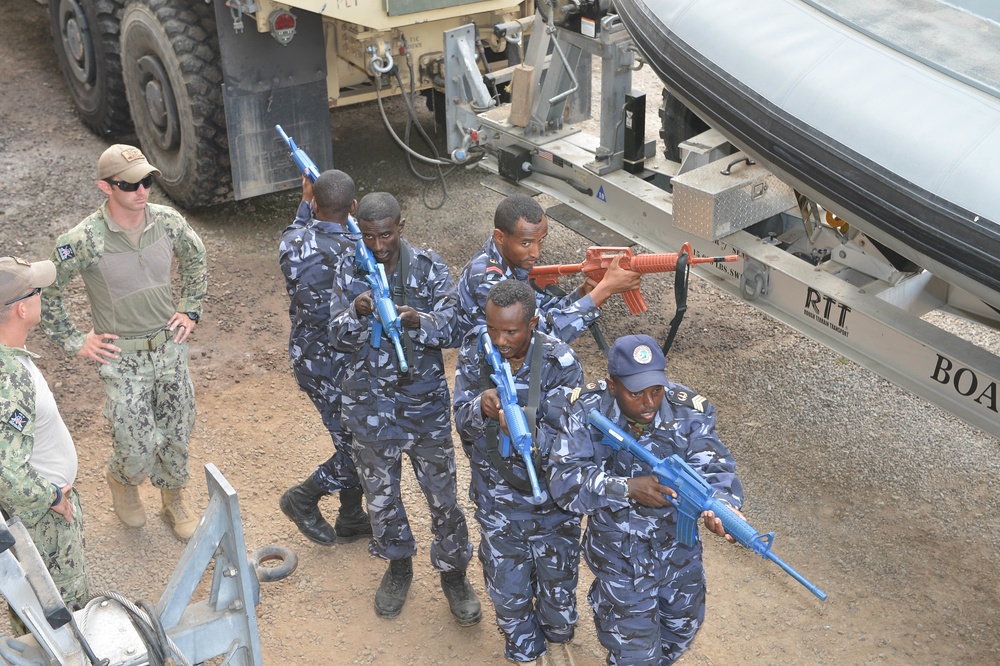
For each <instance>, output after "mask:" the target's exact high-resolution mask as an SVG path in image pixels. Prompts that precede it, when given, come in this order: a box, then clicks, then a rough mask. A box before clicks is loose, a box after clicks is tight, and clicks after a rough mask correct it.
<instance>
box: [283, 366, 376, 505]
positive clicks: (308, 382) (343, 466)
mask: <svg viewBox="0 0 1000 666" xmlns="http://www.w3.org/2000/svg"><path fill="white" fill-rule="evenodd" d="M310 360H311V361H312V363H300V364H298V365H296V367H295V368H293V370H294V372H295V381H296V382H298V385H299V388H300V389H302V390H303V391H304V392H305V394H306V395H308V396H309V399H310V400H312V403H313V405H315V407H316V411H318V412H319V415H320V418H322V419H323V425H324V426H326V429H327V431H328V432H329V433H330V439H332V440H333V455H331V456H330V457H329V458H328V459H327V461H326V462H324V463H323V464H321V465H320V466H319V467H317V468H316V469H315V471H313V473H312V480H313V481H314V482H315V483H316V485H317V486H319V488H320V489H321V490H324V491H326V492H327V493H328V494H331V495H332V494H333V493H338V492H340V491H341V490H344V489H351V490H360V489H361V482H360V480H359V479H358V470H357V469H356V468H355V467H354V460H353V459H352V457H351V455H352V454H351V448H352V444H353V439H352V437H351V433H350V431H348V430H346V429H345V428H344V426H343V424H342V423H341V420H340V391H339V390H338V389H337V388H336V387H335V386H334V385H333V383H332V382H331V381H330V378H331V377H333V366H332V365H331V364H329V363H326V364H322V363H320V362H319V361H318V360H317V359H310ZM307 367H308V368H309V370H307V369H306V368H307ZM317 371H318V374H317Z"/></svg>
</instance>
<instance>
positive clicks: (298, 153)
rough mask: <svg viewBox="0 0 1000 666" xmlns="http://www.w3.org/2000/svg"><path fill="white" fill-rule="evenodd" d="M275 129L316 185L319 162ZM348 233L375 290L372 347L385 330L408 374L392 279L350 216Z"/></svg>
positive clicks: (282, 131)
mask: <svg viewBox="0 0 1000 666" xmlns="http://www.w3.org/2000/svg"><path fill="white" fill-rule="evenodd" d="M274 129H276V130H278V134H280V135H281V138H282V140H283V141H284V142H285V145H287V146H288V150H290V151H291V153H290V156H291V158H292V160H293V161H294V162H295V166H297V167H298V168H299V171H301V172H302V175H303V176H305V177H306V178H308V179H309V181H310V182H313V183H315V182H316V179H317V178H319V169H318V168H316V163H315V162H313V161H312V159H310V158H309V155H307V154H306V151H304V150H302V149H301V148H299V147H298V146H297V145H295V140H294V139H292V137H290V136H288V135H287V134H285V130H283V129H281V125H275V126H274ZM347 230H348V231H349V232H351V233H352V234H355V235H356V236H357V237H358V244H357V250H356V252H355V255H354V256H355V259H356V261H357V263H358V264H359V265H360V266H361V267H362V268H363V269H364V271H365V275H366V279H367V280H368V284H369V285H370V286H371V288H372V302H374V303H375V313H376V314H373V315H372V333H371V345H372V347H374V348H375V349H378V348H379V347H380V346H381V345H382V329H383V328H384V329H385V332H386V334H388V336H389V339H390V340H392V344H393V346H395V347H396V358H398V359H399V371H400V372H409V370H410V366H409V364H408V363H407V362H406V352H405V351H403V342H402V340H401V339H400V335H401V334H402V328H403V323H402V321H400V319H399V311H398V310H396V304H395V303H393V302H392V292H391V291H390V290H389V280H387V279H386V277H385V267H384V266H382V264H380V263H377V262H376V261H375V257H374V256H372V253H371V250H369V249H368V246H367V245H365V241H364V239H363V238H362V237H361V229H360V228H359V227H358V223H357V222H355V221H354V218H353V217H351V216H350V215H348V217H347Z"/></svg>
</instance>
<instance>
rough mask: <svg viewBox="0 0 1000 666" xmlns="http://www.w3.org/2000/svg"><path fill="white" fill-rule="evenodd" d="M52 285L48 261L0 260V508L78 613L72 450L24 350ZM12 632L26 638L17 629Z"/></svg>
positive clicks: (80, 588) (84, 588)
mask: <svg viewBox="0 0 1000 666" xmlns="http://www.w3.org/2000/svg"><path fill="white" fill-rule="evenodd" d="M55 277H56V268H55V266H54V265H53V264H52V262H51V261H39V262H36V263H34V264H29V263H28V262H26V261H24V260H23V259H16V258H14V257H4V258H3V259H0V462H2V468H3V471H2V473H0V508H2V509H3V512H4V514H5V515H6V516H8V517H10V516H17V517H18V518H20V519H21V522H22V523H23V524H24V526H25V528H27V530H28V533H29V534H30V535H31V539H32V541H34V543H35V548H37V549H38V552H39V554H41V556H42V560H43V561H44V562H45V564H46V566H47V567H48V570H49V574H50V575H51V576H52V580H53V582H54V583H55V584H56V587H57V588H58V590H59V594H60V595H61V596H62V598H63V600H64V601H65V602H66V604H67V605H68V606H69V607H70V608H72V609H78V608H81V607H82V606H83V604H84V603H86V601H87V600H88V599H89V598H90V593H89V589H88V584H87V564H86V558H85V557H84V554H83V510H82V509H81V508H80V496H79V494H78V493H77V492H76V490H75V489H74V488H73V482H74V481H75V479H76V472H77V457H76V448H75V447H74V446H73V438H72V437H71V436H70V433H69V430H68V429H67V428H66V424H65V423H64V422H63V420H62V417H61V416H60V414H59V409H58V408H57V407H56V402H55V399H54V397H53V396H52V392H51V391H50V390H49V386H48V384H47V383H46V381H45V379H44V378H43V377H42V374H41V373H40V372H39V371H38V368H37V367H35V364H34V362H33V360H32V359H33V358H37V357H36V355H35V354H32V353H31V352H29V351H27V350H26V349H25V342H26V341H27V338H28V331H30V330H31V329H32V328H34V327H35V325H37V324H38V321H39V319H40V317H41V310H42V304H41V298H40V296H39V292H40V291H41V287H46V286H48V285H50V284H52V281H53V280H55ZM12 619H14V618H13V615H12ZM14 625H15V627H14V628H15V631H16V632H17V633H18V634H22V633H25V629H24V627H23V625H20V623H19V622H14Z"/></svg>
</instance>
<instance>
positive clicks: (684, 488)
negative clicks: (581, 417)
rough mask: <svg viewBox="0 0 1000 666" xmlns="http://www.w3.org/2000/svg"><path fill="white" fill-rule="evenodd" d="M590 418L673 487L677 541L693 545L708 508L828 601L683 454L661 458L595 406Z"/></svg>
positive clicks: (607, 438)
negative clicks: (715, 493) (716, 493)
mask: <svg viewBox="0 0 1000 666" xmlns="http://www.w3.org/2000/svg"><path fill="white" fill-rule="evenodd" d="M587 420H588V421H589V422H590V423H591V424H592V425H594V426H595V427H597V429H598V430H600V431H601V432H602V433H604V440H603V443H604V444H607V445H608V446H610V447H611V448H613V449H615V450H616V451H625V450H627V451H628V452H629V453H631V454H632V455H634V456H635V457H636V458H638V459H639V460H641V461H642V462H644V463H646V464H647V465H649V467H650V468H652V470H653V474H655V475H656V476H657V477H658V478H659V479H660V483H661V484H663V485H664V486H667V487H669V488H671V489H673V491H674V492H676V493H677V499H676V500H675V499H674V498H672V497H670V496H669V495H668V496H666V497H667V499H668V500H670V502H671V503H672V504H673V505H674V506H675V507H677V540H678V541H680V542H681V543H682V544H684V545H685V546H692V545H694V543H695V538H696V534H697V529H698V518H699V517H700V516H701V514H702V513H703V512H705V511H711V512H713V513H714V514H715V516H716V517H717V518H719V519H721V520H722V526H723V527H724V528H725V529H726V534H729V535H730V536H732V537H733V539H735V540H736V542H737V543H739V544H740V545H742V546H746V547H747V548H749V549H750V550H752V551H753V552H755V553H757V554H758V555H760V556H761V557H763V558H764V559H765V560H771V561H772V562H774V563H775V564H777V565H778V566H779V567H781V568H782V569H784V570H785V573H787V574H788V575H789V576H791V577H792V578H794V579H795V580H797V581H799V582H800V583H802V584H803V585H804V586H805V587H806V589H807V590H809V591H810V592H812V593H813V594H815V595H816V596H817V597H818V598H819V599H820V601H824V600H826V592H824V591H823V590H821V589H819V588H818V587H816V586H815V585H813V584H812V583H810V582H809V581H808V580H806V578H805V576H803V575H802V574H800V573H799V572H798V571H796V570H795V569H793V568H792V567H791V566H790V565H788V564H786V563H785V562H784V561H783V560H782V559H781V558H780V557H778V556H777V555H775V554H774V553H772V552H771V543H772V542H773V541H774V532H768V533H767V534H761V533H760V532H758V531H757V530H755V529H754V528H753V527H752V526H751V525H750V523H748V522H747V521H745V520H743V519H742V518H740V517H739V516H738V515H737V514H736V512H735V511H733V509H732V508H731V507H730V506H729V505H728V504H726V503H725V502H722V501H720V500H717V499H715V498H714V497H712V487H711V486H710V485H708V481H706V480H705V479H704V477H702V476H701V474H699V473H698V472H696V471H695V470H694V469H693V468H692V467H691V466H690V465H688V464H687V463H686V462H684V461H683V460H682V459H681V457H680V456H678V455H672V456H670V457H669V458H667V459H666V460H663V459H661V458H657V457H656V456H654V455H653V454H652V453H650V452H649V451H647V450H646V449H644V448H642V447H641V446H639V443H638V442H637V441H635V438H634V437H632V436H630V435H629V434H628V433H626V432H624V431H623V430H622V429H621V428H619V427H618V426H616V425H615V424H614V423H613V422H612V421H611V419H609V418H608V417H606V416H604V414H601V413H600V412H599V411H597V410H596V409H591V410H590V413H589V414H587Z"/></svg>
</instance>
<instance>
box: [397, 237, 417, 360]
mask: <svg viewBox="0 0 1000 666" xmlns="http://www.w3.org/2000/svg"><path fill="white" fill-rule="evenodd" d="M410 256H411V255H410V244H409V243H407V242H406V239H404V238H400V239H399V265H398V266H396V284H395V285H393V287H392V302H393V303H395V304H396V309H399V306H400V305H406V283H407V282H408V281H409V277H410ZM400 333H401V335H400V336H399V338H400V341H401V342H402V343H403V353H404V354H405V355H406V365H407V366H409V368H410V370H409V372H408V373H407V374H408V375H409V378H410V379H413V340H411V339H410V336H409V335H407V334H406V332H405V329H404V330H401V331H400Z"/></svg>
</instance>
